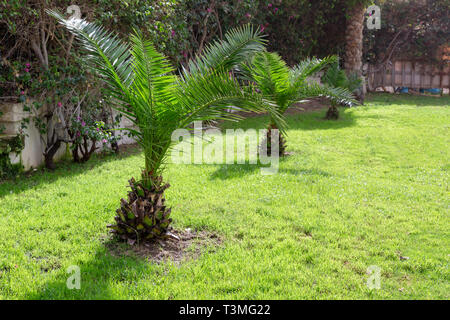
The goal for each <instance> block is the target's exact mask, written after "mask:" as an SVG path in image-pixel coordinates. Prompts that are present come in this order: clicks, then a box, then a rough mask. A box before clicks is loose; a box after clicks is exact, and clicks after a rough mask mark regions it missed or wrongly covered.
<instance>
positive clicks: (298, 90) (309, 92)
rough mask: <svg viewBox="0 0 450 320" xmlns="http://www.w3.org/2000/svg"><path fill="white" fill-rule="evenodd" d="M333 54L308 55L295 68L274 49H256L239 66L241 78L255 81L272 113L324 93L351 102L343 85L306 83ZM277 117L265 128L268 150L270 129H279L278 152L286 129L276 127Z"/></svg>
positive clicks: (283, 149)
mask: <svg viewBox="0 0 450 320" xmlns="http://www.w3.org/2000/svg"><path fill="white" fill-rule="evenodd" d="M335 60H336V57H334V56H332V57H328V58H325V59H322V60H320V59H315V58H314V59H307V60H304V61H302V62H300V63H299V64H298V65H297V66H295V67H294V68H289V67H288V66H287V65H286V63H285V62H284V61H283V60H282V59H281V57H280V56H279V55H278V54H277V53H271V52H266V51H263V52H258V53H256V54H255V55H254V56H253V58H252V59H251V60H250V62H249V63H248V62H247V63H243V64H242V65H241V66H240V70H241V73H242V77H243V79H245V80H247V81H250V82H253V83H255V84H256V85H257V87H258V89H259V91H260V92H261V93H262V94H263V96H264V98H265V99H267V100H268V101H271V105H273V106H275V107H274V108H275V109H276V110H277V111H278V112H277V113H273V114H275V115H276V114H284V113H285V112H286V110H287V109H288V108H289V107H291V106H292V105H293V104H295V103H298V102H301V101H302V100H305V99H308V98H314V97H327V98H328V99H330V100H332V101H336V102H339V103H351V102H354V99H353V97H352V94H351V93H350V92H349V91H348V90H347V89H344V88H334V87H330V86H327V85H319V84H317V83H308V82H307V78H308V77H310V76H313V75H314V74H316V73H317V72H319V71H320V70H322V69H323V68H325V67H326V66H327V65H328V64H330V63H332V62H333V61H335ZM278 123H279V120H278V119H277V118H273V117H271V119H270V123H269V128H268V132H267V139H266V142H264V143H267V150H268V152H270V149H271V148H270V141H271V139H270V137H271V130H273V129H281V130H280V131H281V132H280V134H279V154H280V156H282V155H284V154H285V153H286V141H285V137H284V136H285V132H284V130H283V128H279V125H278Z"/></svg>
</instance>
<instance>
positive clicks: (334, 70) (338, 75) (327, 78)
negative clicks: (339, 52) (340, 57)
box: [322, 61, 347, 88]
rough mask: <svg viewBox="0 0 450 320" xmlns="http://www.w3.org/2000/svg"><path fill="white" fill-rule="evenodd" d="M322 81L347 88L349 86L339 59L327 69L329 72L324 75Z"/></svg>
mask: <svg viewBox="0 0 450 320" xmlns="http://www.w3.org/2000/svg"><path fill="white" fill-rule="evenodd" d="M322 82H323V83H325V84H328V85H329V86H333V87H341V88H345V87H346V86H347V76H346V75H345V71H344V70H341V69H340V68H339V63H338V62H337V61H336V62H335V63H333V64H331V66H330V67H329V68H328V69H327V72H326V73H325V74H324V75H323V77H322Z"/></svg>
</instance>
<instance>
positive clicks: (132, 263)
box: [25, 240, 163, 300]
mask: <svg viewBox="0 0 450 320" xmlns="http://www.w3.org/2000/svg"><path fill="white" fill-rule="evenodd" d="M118 245H120V246H122V245H123V249H124V250H123V254H120V255H119V254H116V253H115V252H114V251H113V250H111V249H110V247H111V246H118ZM126 249H127V248H126V244H122V243H120V244H119V243H117V242H116V241H115V240H107V241H106V242H105V243H103V244H102V245H100V246H99V248H98V249H97V252H96V253H95V254H94V255H93V256H92V258H91V259H90V260H88V261H80V262H74V263H73V265H76V266H77V267H79V271H80V289H76V288H75V289H69V288H68V286H67V282H68V279H69V278H70V277H71V276H73V275H74V272H73V271H71V272H66V270H61V273H58V274H57V275H55V277H54V278H53V280H51V281H50V282H47V283H46V284H45V287H44V288H42V289H41V290H39V291H35V292H30V293H28V295H27V296H26V297H25V299H31V300H49V299H50V300H61V299H71V300H72V299H73V300H78V299H95V300H97V299H117V292H116V293H115V292H112V291H111V287H110V283H111V282H125V281H127V282H130V285H132V282H133V281H138V280H140V279H141V278H142V275H143V274H148V273H149V272H162V271H161V270H162V268H163V266H159V265H157V264H153V263H150V262H149V261H148V260H146V259H144V258H141V257H138V256H137V255H135V254H133V253H132V252H131V250H126ZM69 282H71V281H70V279H69Z"/></svg>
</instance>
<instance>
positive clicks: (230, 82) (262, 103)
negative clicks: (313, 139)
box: [177, 71, 285, 128]
mask: <svg viewBox="0 0 450 320" xmlns="http://www.w3.org/2000/svg"><path fill="white" fill-rule="evenodd" d="M177 100H178V102H179V104H180V105H179V108H180V109H179V111H180V113H181V114H182V116H181V120H180V127H186V126H188V125H189V124H190V123H192V122H193V121H205V120H211V119H224V120H239V119H241V116H239V115H237V114H234V113H230V112H228V110H229V108H230V107H232V106H234V107H238V108H240V109H242V110H243V111H254V112H263V111H269V112H270V113H271V114H272V115H273V117H274V118H275V119H277V120H278V121H279V123H280V128H285V124H284V121H283V119H282V118H281V115H280V114H279V113H278V112H277V110H275V108H274V107H273V106H272V105H271V104H270V102H269V101H267V100H264V99H263V97H262V95H260V94H257V93H256V91H255V89H254V88H253V87H252V86H248V87H242V86H241V85H240V84H239V83H238V81H236V79H234V78H233V77H231V76H230V75H229V74H228V73H227V72H218V71H211V72H209V73H207V74H194V75H191V76H190V77H189V78H181V81H180V82H179V87H178V94H177Z"/></svg>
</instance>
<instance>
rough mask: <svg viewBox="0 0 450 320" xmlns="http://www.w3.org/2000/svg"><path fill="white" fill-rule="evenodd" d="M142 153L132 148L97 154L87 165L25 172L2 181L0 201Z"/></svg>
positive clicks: (68, 164) (65, 163) (64, 163)
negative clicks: (114, 152) (9, 195)
mask: <svg viewBox="0 0 450 320" xmlns="http://www.w3.org/2000/svg"><path fill="white" fill-rule="evenodd" d="M139 152H140V149H139V147H137V146H136V147H132V148H130V149H128V150H126V151H124V152H123V153H119V154H118V155H116V154H108V155H102V154H96V155H94V156H93V158H92V159H91V160H89V161H88V162H86V163H75V162H73V161H71V160H62V161H59V162H57V163H55V165H56V169H55V170H53V171H49V170H47V169H45V168H40V169H38V170H37V171H35V172H33V171H30V172H25V173H22V174H20V175H19V176H18V177H16V178H15V179H7V180H3V181H0V199H1V198H3V197H4V196H6V195H8V194H19V193H21V192H23V191H25V190H28V189H31V188H38V187H40V186H44V185H47V184H51V183H53V182H55V181H57V180H59V179H60V178H66V177H71V176H76V175H79V174H82V173H85V172H87V171H89V170H94V169H96V168H98V167H99V166H101V165H104V164H105V163H108V162H110V161H115V160H118V159H124V158H127V157H130V156H133V155H136V154H138V153H139Z"/></svg>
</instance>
